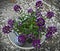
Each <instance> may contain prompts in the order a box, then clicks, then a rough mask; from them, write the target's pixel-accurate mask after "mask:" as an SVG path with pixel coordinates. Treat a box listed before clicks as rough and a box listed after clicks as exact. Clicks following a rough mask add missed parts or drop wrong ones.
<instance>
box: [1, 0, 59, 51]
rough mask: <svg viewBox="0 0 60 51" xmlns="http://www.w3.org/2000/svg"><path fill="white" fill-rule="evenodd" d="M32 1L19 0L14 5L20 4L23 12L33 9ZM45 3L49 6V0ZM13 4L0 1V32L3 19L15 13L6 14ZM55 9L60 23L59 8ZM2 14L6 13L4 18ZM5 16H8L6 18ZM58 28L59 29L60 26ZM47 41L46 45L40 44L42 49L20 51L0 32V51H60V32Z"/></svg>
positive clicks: (3, 0) (5, 0)
mask: <svg viewBox="0 0 60 51" xmlns="http://www.w3.org/2000/svg"><path fill="white" fill-rule="evenodd" d="M34 1H35V0H24V1H23V0H20V2H18V0H17V1H16V2H15V3H20V4H21V6H23V8H25V10H26V9H27V8H28V7H29V6H31V7H32V8H33V6H34ZM44 1H45V0H44ZM57 1H58V0H57ZM46 2H48V3H49V4H51V2H49V0H48V1H46ZM15 3H11V1H9V0H0V30H1V27H2V25H4V24H5V22H4V21H3V20H5V18H8V17H13V16H14V15H15V13H13V15H11V14H10V13H11V11H12V12H13V10H10V11H9V12H10V13H9V14H8V13H7V12H6V11H7V10H8V9H7V8H9V9H10V8H12V7H11V6H13V5H14V4H15ZM26 6H27V7H26ZM55 7H57V14H56V15H57V16H56V18H57V21H58V22H60V18H59V17H60V12H59V8H60V7H58V6H55ZM3 13H6V14H5V15H4V16H2V15H3ZM7 15H10V16H8V17H7ZM16 15H17V14H16ZM16 15H15V17H16ZM58 28H60V26H59V27H58ZM47 41H48V43H46V42H44V43H43V44H42V47H41V48H40V49H38V50H36V49H32V50H22V49H19V48H17V47H16V46H14V45H13V44H12V43H11V42H10V41H9V39H8V36H7V35H4V34H2V32H1V31H0V51H60V31H59V34H58V35H57V37H55V38H52V39H48V40H47Z"/></svg>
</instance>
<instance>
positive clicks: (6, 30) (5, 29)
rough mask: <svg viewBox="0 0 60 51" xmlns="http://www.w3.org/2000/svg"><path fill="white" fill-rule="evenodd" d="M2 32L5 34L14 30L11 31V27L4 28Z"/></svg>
mask: <svg viewBox="0 0 60 51" xmlns="http://www.w3.org/2000/svg"><path fill="white" fill-rule="evenodd" d="M2 31H3V32H4V33H7V34H8V33H10V32H11V31H12V30H11V27H10V26H4V27H3V28H2Z"/></svg>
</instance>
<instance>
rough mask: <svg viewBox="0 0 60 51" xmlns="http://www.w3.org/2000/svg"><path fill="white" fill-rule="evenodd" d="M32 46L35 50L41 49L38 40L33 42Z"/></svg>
mask: <svg viewBox="0 0 60 51" xmlns="http://www.w3.org/2000/svg"><path fill="white" fill-rule="evenodd" d="M32 45H33V47H35V48H40V47H41V44H40V39H35V40H33V42H32Z"/></svg>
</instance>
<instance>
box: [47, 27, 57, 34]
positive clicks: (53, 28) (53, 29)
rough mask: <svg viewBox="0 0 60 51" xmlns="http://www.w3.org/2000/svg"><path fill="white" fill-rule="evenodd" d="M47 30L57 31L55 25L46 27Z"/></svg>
mask: <svg viewBox="0 0 60 51" xmlns="http://www.w3.org/2000/svg"><path fill="white" fill-rule="evenodd" d="M47 31H48V32H52V34H54V33H55V32H57V28H56V27H55V26H51V27H48V29H47Z"/></svg>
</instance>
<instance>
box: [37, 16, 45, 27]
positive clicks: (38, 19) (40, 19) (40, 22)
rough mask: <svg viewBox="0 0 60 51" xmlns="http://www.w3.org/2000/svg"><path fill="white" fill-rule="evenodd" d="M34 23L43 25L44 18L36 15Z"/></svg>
mask: <svg viewBox="0 0 60 51" xmlns="http://www.w3.org/2000/svg"><path fill="white" fill-rule="evenodd" d="M36 23H37V25H38V26H43V25H45V20H44V19H43V18H41V17H38V18H37V20H36Z"/></svg>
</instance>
